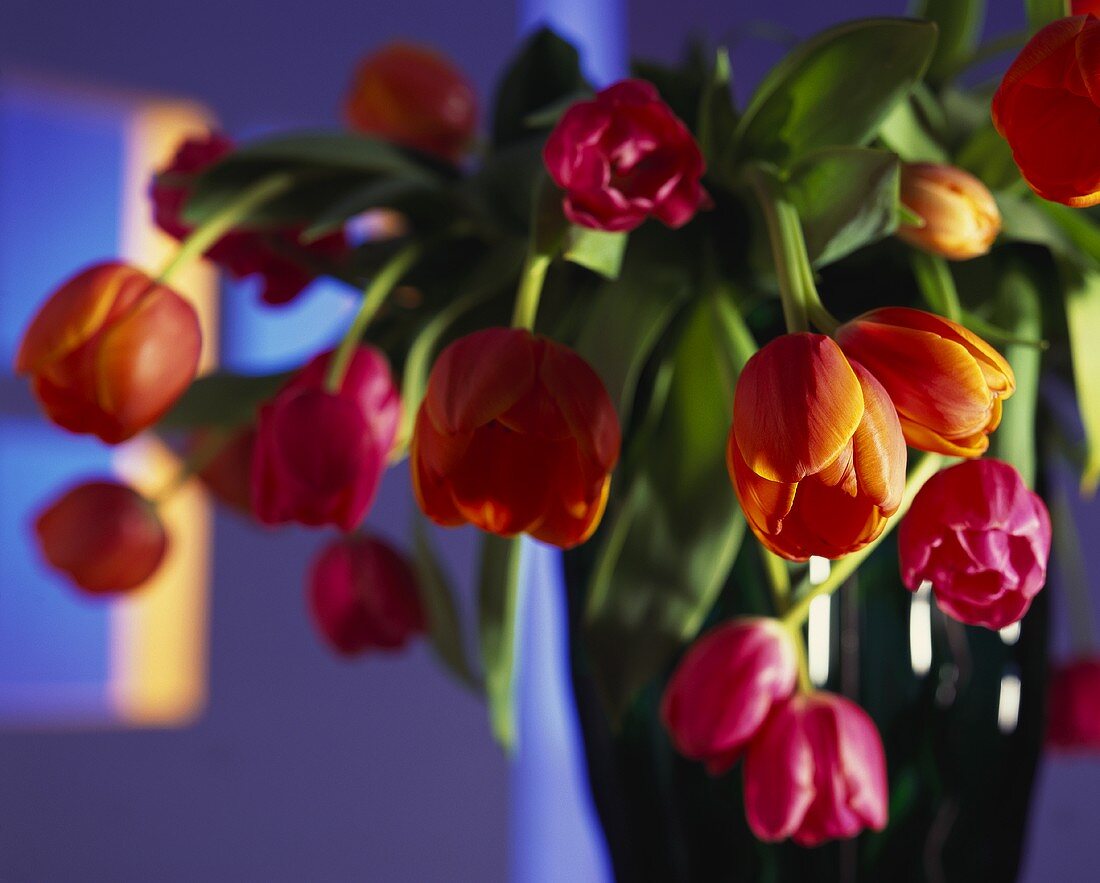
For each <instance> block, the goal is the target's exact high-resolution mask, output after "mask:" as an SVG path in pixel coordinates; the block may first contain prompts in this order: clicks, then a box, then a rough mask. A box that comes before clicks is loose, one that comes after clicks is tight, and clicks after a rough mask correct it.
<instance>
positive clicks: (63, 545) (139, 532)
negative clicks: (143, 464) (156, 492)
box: [34, 481, 168, 595]
mask: <svg viewBox="0 0 1100 883" xmlns="http://www.w3.org/2000/svg"><path fill="white" fill-rule="evenodd" d="M34 530H35V534H36V535H37V537H38V544H39V546H40V547H41V550H42V555H43V557H44V558H45V559H46V561H48V562H49V564H50V566H52V567H53V568H54V569H56V570H58V571H60V572H61V573H63V574H65V576H67V577H68V578H69V579H70V580H71V581H72V582H73V583H74V584H75V585H76V586H77V588H79V589H83V590H84V591H85V592H87V593H88V594H91V595H114V594H121V593H124V592H129V591H132V590H133V589H136V588H138V587H139V586H140V585H142V583H145V582H146V581H148V579H149V578H150V577H151V576H152V575H153V574H154V573H156V571H157V568H158V567H160V564H161V561H163V560H164V554H165V552H166V551H167V549H168V536H167V534H166V533H165V531H164V525H163V524H162V523H161V520H160V516H159V515H157V510H156V507H155V506H154V505H153V504H152V503H150V502H149V501H148V500H146V499H145V498H144V497H142V496H141V495H140V494H138V493H137V492H136V491H135V490H133V489H132V488H129V487H127V486H125V485H122V484H118V483H117V482H114V481H90V482H86V483H84V484H79V485H77V486H76V487H73V488H70V489H69V490H68V491H66V492H65V493H64V494H63V495H62V496H61V497H60V498H58V499H57V500H55V501H54V502H52V503H51V504H50V505H49V506H48V507H46V509H44V510H43V511H42V512H41V513H40V514H39V515H38V517H37V518H36V519H35V522H34Z"/></svg>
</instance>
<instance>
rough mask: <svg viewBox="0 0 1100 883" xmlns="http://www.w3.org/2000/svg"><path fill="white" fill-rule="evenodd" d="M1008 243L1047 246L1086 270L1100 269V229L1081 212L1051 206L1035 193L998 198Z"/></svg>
mask: <svg viewBox="0 0 1100 883" xmlns="http://www.w3.org/2000/svg"><path fill="white" fill-rule="evenodd" d="M997 205H998V207H999V208H1000V210H1001V233H1002V236H1004V237H1005V238H1006V239H1015V240H1017V241H1019V242H1031V243H1034V244H1036V245H1045V246H1046V247H1047V248H1049V249H1050V250H1051V251H1052V252H1054V254H1055V255H1057V256H1059V257H1062V258H1065V259H1066V260H1069V261H1073V262H1074V263H1077V264H1079V265H1081V266H1082V267H1087V268H1093V269H1100V226H1098V225H1097V223H1096V222H1095V221H1093V220H1092V219H1091V218H1090V217H1089V216H1088V214H1086V213H1085V212H1082V211H1080V210H1079V209H1072V208H1069V207H1068V206H1064V205H1058V204H1056V203H1052V202H1047V201H1046V200H1045V199H1041V198H1040V197H1038V196H1035V195H1034V194H1032V193H1030V192H1029V193H1025V194H1023V195H1019V196H1017V195H1015V194H1010V193H999V194H997Z"/></svg>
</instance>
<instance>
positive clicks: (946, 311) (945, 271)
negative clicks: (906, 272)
mask: <svg viewBox="0 0 1100 883" xmlns="http://www.w3.org/2000/svg"><path fill="white" fill-rule="evenodd" d="M909 265H910V266H911V267H912V268H913V276H914V277H916V280H917V287H918V288H920V291H921V295H922V296H923V297H924V300H925V302H926V303H927V304H928V306H930V307H931V308H932V309H933V310H934V311H935V312H937V313H939V314H940V315H942V316H946V317H947V318H948V319H950V320H951V321H952V322H961V321H962V304H960V303H959V291H958V289H957V288H956V287H955V279H954V277H953V276H952V275H951V268H950V267H949V266H948V265H947V261H945V260H944V259H943V258H940V257H936V256H935V255H930V254H928V253H927V252H923V251H920V250H918V249H913V251H912V252H911V253H910V255H909Z"/></svg>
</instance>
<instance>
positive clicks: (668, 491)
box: [585, 299, 745, 719]
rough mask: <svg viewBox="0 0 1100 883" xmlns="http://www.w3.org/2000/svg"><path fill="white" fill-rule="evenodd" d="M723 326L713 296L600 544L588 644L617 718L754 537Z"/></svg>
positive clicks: (681, 346) (684, 348) (673, 359)
mask: <svg viewBox="0 0 1100 883" xmlns="http://www.w3.org/2000/svg"><path fill="white" fill-rule="evenodd" d="M722 334H723V331H722V330H721V328H720V323H719V322H716V321H715V314H714V312H713V310H712V306H711V304H710V303H709V302H708V300H707V299H703V300H701V301H700V302H699V305H698V306H697V307H696V308H695V310H694V311H693V312H692V314H691V316H690V317H689V318H688V320H687V324H686V326H685V327H684V329H683V332H682V334H681V336H680V339H679V341H678V343H677V346H676V348H675V350H674V352H673V353H672V354H671V356H670V361H669V362H668V363H667V364H668V366H669V371H670V373H671V377H670V386H669V389H668V394H667V397H664V399H663V411H662V412H661V413H660V414H659V415H657V416H656V418H655V419H654V421H653V426H652V429H651V431H648V432H645V433H642V434H640V435H639V436H638V437H636V439H635V441H634V445H633V446H632V454H633V453H634V452H636V453H637V458H638V460H639V465H638V468H637V471H636V472H635V474H633V475H632V476H630V478H629V486H628V487H627V488H626V489H625V492H624V495H623V497H622V498H621V500H622V502H621V506H620V508H619V509H618V511H617V512H615V513H614V515H613V516H612V517H611V518H610V521H609V525H608V526H607V527H606V528H605V530H604V531H603V532H602V535H601V537H602V538H601V540H600V544H599V547H598V548H597V550H596V563H595V566H594V568H593V571H592V576H591V581H590V585H589V595H588V603H587V609H586V614H585V619H586V625H585V643H586V646H587V648H588V651H589V658H590V660H591V664H592V669H593V677H594V679H595V681H596V684H597V687H598V689H599V690H600V693H601V695H602V698H603V700H604V702H605V704H606V707H607V709H608V712H609V714H610V716H611V717H612V718H613V719H618V718H619V717H620V716H621V714H622V713H623V712H624V711H625V709H626V708H627V707H628V705H629V704H630V701H631V699H632V698H633V697H634V695H635V694H636V693H637V691H638V690H639V689H640V688H641V687H642V686H643V685H644V684H646V683H647V682H648V681H649V680H650V679H651V678H652V677H653V676H654V675H656V674H657V673H658V672H659V671H661V669H662V668H663V667H664V666H665V665H666V664H667V663H668V661H669V659H670V658H671V657H672V655H673V654H674V653H675V652H676V651H677V650H678V649H679V648H680V647H681V646H682V645H683V644H684V642H686V641H688V640H690V639H691V638H692V637H694V635H695V634H696V633H697V632H698V630H699V628H700V627H701V626H702V624H703V620H704V618H705V617H706V615H707V613H708V612H709V610H710V608H711V607H712V606H713V604H714V601H715V599H716V598H717V596H718V593H719V592H720V590H721V588H722V586H723V585H724V583H725V581H726V578H727V576H728V574H729V571H730V568H731V567H732V565H733V559H734V558H735V557H736V554H737V549H738V548H739V546H740V543H741V539H742V537H743V536H744V531H745V522H744V518H743V517H742V515H741V513H740V509H739V508H738V506H737V502H736V499H735V497H734V494H733V489H732V487H731V486H730V481H729V476H728V475H727V473H726V466H725V448H726V436H727V433H728V431H729V422H730V408H729V404H730V394H731V389H730V388H729V387H728V386H727V383H728V381H727V380H726V379H725V376H724V370H723V368H724V365H725V364H726V360H725V355H724V353H723V350H724V348H725V344H724V343H723V342H722V341H721V340H720V339H719V338H720V336H721V335H722Z"/></svg>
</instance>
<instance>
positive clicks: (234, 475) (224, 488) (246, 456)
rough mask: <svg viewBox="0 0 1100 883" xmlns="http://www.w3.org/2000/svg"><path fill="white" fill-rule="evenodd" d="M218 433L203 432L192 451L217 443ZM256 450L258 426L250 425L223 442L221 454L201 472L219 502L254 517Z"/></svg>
mask: <svg viewBox="0 0 1100 883" xmlns="http://www.w3.org/2000/svg"><path fill="white" fill-rule="evenodd" d="M217 443H218V441H217V436H216V435H215V431H212V430H207V429H200V430H198V431H197V432H196V433H195V434H194V435H193V436H192V437H191V441H190V444H189V445H188V447H189V449H190V450H191V452H193V453H194V452H197V451H201V450H202V449H203V447H204V446H205V445H208V444H217ZM255 449H256V427H254V426H246V427H245V428H244V429H239V430H237V431H236V432H235V433H234V434H233V435H232V437H230V438H229V439H227V440H225V441H222V443H221V447H220V448H219V449H218V451H217V453H216V454H215V455H214V456H213V457H212V458H211V459H210V460H209V461H208V462H207V463H206V464H205V465H204V466H203V467H202V468H201V469H200V470H199V478H200V479H202V483H203V484H204V485H206V489H207V490H208V491H210V493H212V494H213V495H214V496H215V497H216V498H217V499H218V500H220V501H221V502H222V503H224V504H225V505H226V506H229V507H230V508H232V509H236V510H237V511H238V512H242V513H244V514H245V515H251V514H252V456H253V453H254V451H255Z"/></svg>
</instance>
